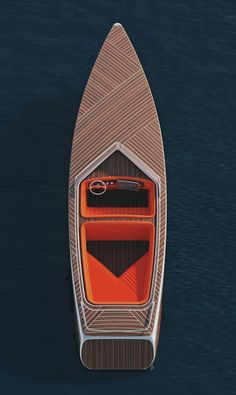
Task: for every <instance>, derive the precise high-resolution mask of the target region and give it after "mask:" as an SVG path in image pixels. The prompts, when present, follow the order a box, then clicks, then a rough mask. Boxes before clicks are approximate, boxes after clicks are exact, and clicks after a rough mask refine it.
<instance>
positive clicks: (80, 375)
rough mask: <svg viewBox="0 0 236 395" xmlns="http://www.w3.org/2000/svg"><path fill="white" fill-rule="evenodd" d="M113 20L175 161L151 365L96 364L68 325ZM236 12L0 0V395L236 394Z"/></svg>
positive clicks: (206, 5)
mask: <svg viewBox="0 0 236 395" xmlns="http://www.w3.org/2000/svg"><path fill="white" fill-rule="evenodd" d="M114 22H121V23H122V24H123V25H124V27H125V28H126V30H127V32H128V33H129V35H130V38H131V40H132V42H133V44H134V46H135V48H136V50H137V52H138V55H139V57H140V60H141V62H142V64H143V67H144V69H145V71H146V74H147V77H148V80H149V82H150V85H151V88H152V91H153V94H154V98H155V100H156V103H157V106H158V111H159V115H160V121H161V125H162V131H163V138H164V143H165V152H166V160H167V171H168V192H169V196H168V214H169V217H168V246H167V260H166V276H165V286H164V298H163V320H162V328H161V337H160V343H159V349H158V355H157V360H156V362H155V366H156V368H155V369H154V370H153V371H147V372H144V373H142V372H113V373H112V372H110V373H107V372H106V373H105V372H89V371H87V370H85V368H83V367H82V365H81V363H80V361H79V359H78V356H77V353H76V343H75V338H74V329H73V309H72V289H71V286H70V262H69V248H68V229H67V179H68V169H69V159H70V147H71V141H72V133H73V127H74V124H75V119H76V114H77V109H78V106H79V103H80V100H81V96H82V93H83V90H84V87H85V84H86V81H87V79H88V76H89V72H90V70H91V67H92V65H93V63H94V61H95V58H96V55H97V53H98V51H99V49H100V47H101V45H102V43H103V41H104V39H105V36H106V35H107V33H108V31H109V29H110V28H111V25H112V24H113V23H114ZM235 23H236V17H235V7H234V1H230V0H229V1H223V0H214V1H212V0H209V1H203V0H198V1H187V0H182V1H173V0H160V1H154V0H152V1H148V0H146V1H145V0H142V1H131V0H129V1H128V0H127V1H124V0H119V1H118V0H113V1H109V0H101V1H98V0H94V1H92V0H87V1H79V0H76V1H75V0H67V1H66V0H64V1H63V0H57V1H55V0H54V1H53V0H47V1H46V0H43V1H26V0H25V1H24V0H23V1H16V0H15V1H11V0H10V1H8V2H1V12H0V27H1V34H0V39H1V62H0V71H1V80H0V86H1V90H0V122H1V129H0V131H1V132H0V143H1V156H0V158H1V183H0V196H1V205H0V209H1V216H0V218H1V263H0V314H1V320H0V393H1V394H4V395H8V394H9V395H13V394H17V395H18V394H24V395H28V394H35V395H38V394H44V395H47V394H50V395H52V394H57V395H60V394H62V395H64V394H68V395H70V394H83V393H84V394H85V393H86V394H92V393H94V394H95V393H96V394H97V393H101V394H106V393H112V394H118V393H119V394H120V393H136V394H141V393H142V394H144V393H150V394H151V393H154V392H153V391H155V394H161V395H162V394H164V395H169V394H170V395H172V394H181V395H182V394H188V395H189V394H204V395H205V394H214V395H217V394H232V393H233V392H234V391H235V387H233V384H235V383H234V381H233V378H234V376H233V373H234V372H233V371H234V368H235V358H234V354H233V346H234V345H235V335H234V325H235V318H234V317H233V300H234V298H233V276H235V271H236V270H235V251H234V248H233V247H234V245H235V230H236V229H235V228H236V227H235V215H234V212H235V196H234V193H235V189H236V187H235V140H236V138H235V129H234V127H233V124H234V120H235V119H234V118H235V95H234V90H235V61H236V56H235V53H234V44H235V41H236V40H235V39H236V37H235ZM234 286H235V284H234ZM234 393H235V392H234Z"/></svg>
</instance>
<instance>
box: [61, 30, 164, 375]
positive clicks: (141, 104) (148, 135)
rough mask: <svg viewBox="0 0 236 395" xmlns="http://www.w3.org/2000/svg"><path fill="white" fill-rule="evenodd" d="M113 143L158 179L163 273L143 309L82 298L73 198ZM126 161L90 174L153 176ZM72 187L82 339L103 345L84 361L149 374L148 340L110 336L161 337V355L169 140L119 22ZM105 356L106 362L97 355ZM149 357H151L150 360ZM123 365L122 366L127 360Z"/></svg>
mask: <svg viewBox="0 0 236 395" xmlns="http://www.w3.org/2000/svg"><path fill="white" fill-rule="evenodd" d="M114 143H119V144H121V145H122V146H123V147H124V148H126V149H128V150H129V152H131V153H134V154H135V156H136V157H138V158H139V159H140V161H141V162H144V163H146V164H147V165H148V167H149V168H150V169H151V170H152V171H153V172H154V173H155V174H157V176H158V179H159V211H158V221H157V229H156V232H157V233H158V248H157V256H156V262H155V267H156V275H155V278H154V281H153V294H152V295H153V296H152V300H151V301H149V302H148V303H146V304H145V305H142V306H141V307H140V306H133V307H132V308H130V306H95V305H91V304H90V303H88V302H87V301H86V299H85V297H84V292H83V275H82V273H81V269H80V265H79V259H78V240H79V234H78V227H77V222H79V223H81V222H83V221H84V219H83V218H81V217H80V218H78V217H76V215H77V214H76V213H77V211H76V204H77V201H76V199H77V198H78V194H77V193H74V185H75V184H76V180H77V178H78V176H79V175H80V174H81V173H82V172H83V171H84V169H85V168H86V167H87V166H89V165H90V164H91V163H92V162H93V161H95V160H96V159H97V158H98V156H99V155H102V154H103V153H104V151H105V150H107V149H109V148H110V147H111V146H112V145H113V144H114ZM123 156H124V155H123V154H121V153H120V152H119V151H116V152H115V153H114V154H113V157H111V160H110V161H108V162H107V163H104V165H100V166H99V168H97V169H96V170H94V171H93V172H92V173H91V174H90V175H89V176H90V177H92V176H95V177H97V176H102V175H105V174H107V175H111V174H110V172H112V174H113V175H119V176H120V175H127V173H128V174H129V175H133V176H138V177H140V176H141V177H147V175H146V174H145V173H144V172H143V171H141V170H140V169H138V168H137V166H134V165H133V163H132V162H131V161H130V160H128V159H127V158H125V159H124V158H123ZM106 166H107V167H106ZM108 173H109V174H108ZM141 174H142V175H141ZM69 188H70V189H69V190H70V193H69V229H70V250H71V264H72V275H73V281H74V290H75V299H76V303H77V308H78V314H79V316H78V319H79V321H80V323H81V330H80V341H81V342H82V343H83V339H84V338H85V337H86V336H94V337H96V339H97V340H94V341H96V343H91V344H90V343H89V344H88V342H87V341H85V343H84V344H83V346H82V349H81V357H82V359H83V361H84V363H85V364H86V365H87V366H88V367H91V368H101V369H102V368H106V369H109V368H110V369H112V368H113V369H114V368H117V369H122V368H123V369H126V368H129V369H132V368H145V367H147V366H148V365H149V364H150V363H149V362H150V358H151V359H152V358H153V355H152V357H150V355H151V354H150V352H149V349H148V348H149V347H150V343H149V342H148V344H146V343H145V341H144V340H143V343H142V345H138V347H139V348H136V347H135V343H134V342H135V340H133V339H132V338H130V340H129V342H130V343H129V342H128V341H127V342H123V343H122V339H121V340H119V341H118V339H117V341H116V342H114V343H113V342H111V340H109V338H110V337H111V336H112V337H114V336H115V337H121V338H122V336H125V337H127V336H128V337H129V336H140V339H141V338H142V337H143V336H150V337H153V339H154V350H155V348H156V346H157V341H158V334H159V333H155V336H153V333H154V331H156V332H157V331H158V326H159V323H160V313H159V307H160V302H161V291H162V288H161V287H162V281H163V269H164V258H165V242H166V175H165V162H164V151H163V144H162V136H161V131H160V126H159V121H158V116H157V112H156V108H155V104H154V101H153V97H152V94H151V91H150V88H149V85H148V83H147V80H146V77H145V74H144V72H143V69H142V66H141V64H140V62H139V60H138V57H137V55H136V53H135V51H134V49H133V46H132V44H131V43H130V40H129V38H128V36H127V34H126V33H125V31H124V29H123V27H122V26H121V25H117V24H116V25H114V26H113V28H112V29H111V31H110V33H109V35H108V37H107V39H106V41H105V43H104V45H103V47H102V49H101V51H100V53H99V55H98V58H97V60H96V63H95V65H94V67H93V69H92V72H91V75H90V78H89V81H88V84H87V86H86V89H85V92H84V95H83V99H82V102H81V106H80V110H79V114H78V118H77V122H76V126H75V131H74V139H73V146H72V153H71V166H70V178H69ZM130 220H132V219H130ZM99 336H103V337H104V336H105V337H106V338H107V340H106V339H105V340H104V339H103V340H98V338H99ZM95 344H96V345H95ZM94 347H95V348H96V350H95V348H94ZM116 347H118V348H117V353H120V352H121V351H120V350H123V361H125V360H126V357H125V355H126V356H127V355H128V356H129V358H130V359H129V363H127V362H123V363H120V364H119V365H117V364H115V362H114V354H115V353H116ZM99 350H100V351H99ZM104 350H106V352H108V353H112V355H111V356H108V357H107V356H106V357H105V354H104V358H106V359H104V358H103V357H102V356H101V353H103V352H104ZM112 350H113V351H112ZM138 350H139V351H138ZM98 352H99V355H100V357H99V358H100V359H98V358H97V356H96V355H98ZM127 353H128V354H127ZM93 355H94V358H95V359H94V361H93ZM145 355H148V357H147V360H146V359H145V358H146V357H144V356H145ZM127 358H128V357H127ZM142 358H143V361H146V362H144V363H143V364H141V363H140V362H137V359H138V360H141V359H142ZM120 360H121V361H122V358H121V359H120ZM99 361H100V362H99ZM109 361H110V362H109Z"/></svg>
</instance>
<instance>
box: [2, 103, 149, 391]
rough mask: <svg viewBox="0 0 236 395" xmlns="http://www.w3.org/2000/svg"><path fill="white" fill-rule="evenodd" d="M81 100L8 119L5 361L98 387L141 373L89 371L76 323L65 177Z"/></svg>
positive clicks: (18, 369) (31, 375) (23, 372)
mask: <svg viewBox="0 0 236 395" xmlns="http://www.w3.org/2000/svg"><path fill="white" fill-rule="evenodd" d="M77 103H78V97H74V98H70V99H69V100H67V98H62V99H52V100H48V101H46V100H42V101H39V102H38V103H35V104H34V105H33V106H31V107H30V108H28V109H26V110H25V111H24V112H19V113H17V114H15V115H14V117H13V118H12V119H11V120H10V121H7V122H6V125H5V129H4V131H3V133H4V140H3V149H2V155H1V160H2V164H1V167H2V169H4V170H5V174H4V175H3V178H2V185H1V194H2V199H3V201H4V204H3V205H2V207H1V209H2V214H1V218H2V225H3V226H2V229H4V232H3V234H2V249H3V255H2V256H3V257H4V259H3V261H2V271H3V274H2V276H1V283H0V288H1V291H0V292H1V303H2V309H1V330H0V332H1V336H0V347H1V359H2V360H1V363H2V364H3V366H4V367H5V368H6V369H9V370H13V371H14V372H15V374H16V375H19V376H24V377H27V378H28V379H29V380H30V379H40V380H42V379H43V380H46V381H55V380H57V381H58V380H61V381H64V382H65V381H68V382H77V383H80V384H81V383H89V382H90V381H91V379H92V381H93V384H94V383H96V380H97V381H102V380H106V381H108V380H112V381H114V380H116V379H117V380H122V379H124V380H127V379H128V378H132V377H136V376H137V375H140V374H145V373H142V372H90V371H88V370H87V369H86V368H84V367H83V365H82V364H81V362H80V360H79V357H78V354H77V350H76V340H75V331H74V323H73V299H72V288H71V278H70V262H69V246H68V227H67V180H68V171H69V159H70V147H71V139H72V133H73V127H74V123H75V117H76V112H77V108H76V107H77Z"/></svg>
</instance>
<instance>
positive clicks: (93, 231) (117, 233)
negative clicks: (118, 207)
mask: <svg viewBox="0 0 236 395" xmlns="http://www.w3.org/2000/svg"><path fill="white" fill-rule="evenodd" d="M154 232H155V227H154V225H153V223H151V222H144V221H142V222H141V221H140V222H139V221H132V222H131V221H102V222H99V221H96V222H95V221H91V222H85V223H84V224H82V225H81V248H82V266H83V275H84V283H85V291H86V296H87V299H88V301H89V302H91V303H93V304H143V303H145V302H147V300H148V298H149V294H150V285H151V279H152V271H153V270H152V269H153V256H154ZM99 240H101V241H104V240H106V241H107V240H112V241H114V240H119V241H120V240H124V241H125V240H126V241H127V240H132V241H133V240H140V241H148V242H149V248H148V251H147V252H146V253H145V254H144V255H143V256H142V257H140V258H139V259H138V260H137V261H136V262H134V263H133V264H132V265H131V266H130V267H129V268H128V269H127V270H126V271H125V272H124V273H123V274H122V275H120V276H119V277H116V276H115V275H114V274H113V273H112V272H111V271H110V270H109V269H107V267H105V266H104V265H103V264H102V263H101V262H100V261H99V260H98V259H96V258H95V257H94V256H93V255H91V254H90V253H89V252H88V251H87V241H99Z"/></svg>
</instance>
